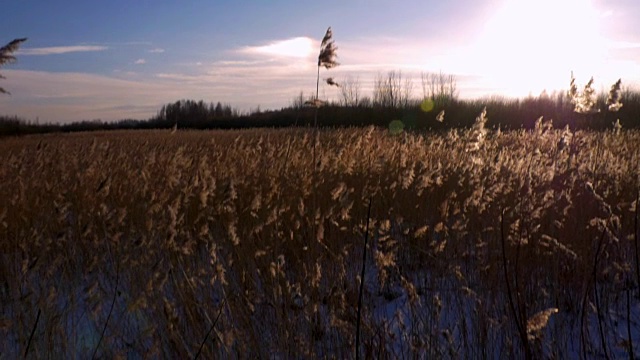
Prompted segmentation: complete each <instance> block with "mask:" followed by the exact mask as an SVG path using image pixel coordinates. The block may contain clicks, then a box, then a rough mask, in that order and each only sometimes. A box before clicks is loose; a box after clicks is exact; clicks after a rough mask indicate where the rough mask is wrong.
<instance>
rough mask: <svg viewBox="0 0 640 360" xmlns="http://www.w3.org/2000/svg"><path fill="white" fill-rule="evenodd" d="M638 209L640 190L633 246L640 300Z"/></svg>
mask: <svg viewBox="0 0 640 360" xmlns="http://www.w3.org/2000/svg"><path fill="white" fill-rule="evenodd" d="M638 207H640V189H638V194H637V195H636V216H635V220H634V227H633V229H634V232H633V244H634V246H635V250H636V285H637V286H638V289H639V290H638V297H639V298H640V251H639V250H638Z"/></svg>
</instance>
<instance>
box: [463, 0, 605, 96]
mask: <svg viewBox="0 0 640 360" xmlns="http://www.w3.org/2000/svg"><path fill="white" fill-rule="evenodd" d="M600 19H601V16H600V12H599V11H598V10H597V9H596V8H595V7H594V5H593V4H592V2H591V0H504V1H503V2H502V5H501V6H499V7H498V8H497V9H496V10H495V12H494V13H493V14H492V16H491V18H490V19H489V20H488V21H487V22H486V24H485V27H484V28H483V29H482V30H481V31H480V32H479V36H478V38H477V41H476V43H475V44H474V46H473V52H474V54H473V59H469V61H473V62H474V64H475V66H474V68H475V70H476V71H477V72H478V73H479V74H481V75H483V76H485V77H486V79H485V80H486V82H487V83H488V84H489V83H490V84H492V86H493V87H494V89H495V90H497V91H499V92H501V93H503V94H506V95H510V96H526V95H528V94H535V95H537V94H539V93H540V92H541V91H542V90H545V89H547V90H552V89H561V88H566V87H567V84H568V81H569V80H568V79H569V76H570V72H571V71H574V72H576V73H577V74H581V76H583V77H589V76H591V74H593V73H594V71H597V70H598V69H599V68H601V67H602V66H604V65H605V63H606V52H607V48H606V45H607V44H606V41H605V40H604V39H603V37H602V35H601V32H600V24H599V22H600Z"/></svg>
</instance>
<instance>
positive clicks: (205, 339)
mask: <svg viewBox="0 0 640 360" xmlns="http://www.w3.org/2000/svg"><path fill="white" fill-rule="evenodd" d="M226 300H227V299H226V298H224V299H223V300H222V305H220V310H219V311H218V316H216V319H215V320H213V324H211V327H210V328H209V331H207V335H205V336H204V340H202V343H201V344H200V348H199V349H198V352H197V353H196V356H195V357H194V358H193V359H194V360H196V359H198V357H199V356H200V353H201V352H202V348H203V347H204V344H205V343H206V342H207V339H208V338H209V335H211V332H212V331H213V329H214V328H215V327H216V324H217V323H218V319H220V315H222V309H224V305H225V301H226Z"/></svg>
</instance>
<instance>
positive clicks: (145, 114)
mask: <svg viewBox="0 0 640 360" xmlns="http://www.w3.org/2000/svg"><path fill="white" fill-rule="evenodd" d="M638 18H640V1H637V0H608V1H605V0H451V1H425V0H423V1H391V0H349V1H344V0H342V1H333V0H327V1H323V2H302V1H291V0H274V1H269V2H267V1H212V0H210V1H205V0H183V1H168V0H136V1H122V0H112V1H104V2H97V1H96V2H90V1H79V0H64V1H62V0H22V1H11V2H8V4H3V5H2V12H1V13H0V34H1V35H2V36H0V43H2V45H4V44H6V43H8V42H9V41H11V40H13V39H14V38H18V37H28V38H29V40H28V41H27V42H26V43H24V44H23V45H22V47H21V49H20V51H19V52H18V53H17V54H16V55H17V57H18V61H17V62H16V63H14V64H10V65H7V66H5V67H3V68H2V69H0V73H1V74H2V75H4V76H5V77H6V79H3V80H0V86H2V87H4V88H5V89H7V90H9V91H10V92H11V93H12V95H11V96H0V113H2V114H8V115H14V114H15V115H18V116H21V117H24V118H26V119H29V120H35V119H39V120H40V121H41V122H46V121H52V122H68V121H78V120H91V119H102V120H117V119H123V118H137V119H146V118H149V117H150V116H152V115H154V114H155V113H156V112H157V110H158V109H159V108H160V106H161V105H163V104H165V103H168V102H172V101H176V100H179V99H194V100H200V99H203V100H205V101H207V102H209V101H214V102H217V101H221V102H223V103H229V104H231V105H232V106H233V107H237V108H239V109H240V110H244V111H248V110H251V109H255V108H257V107H258V106H260V108H261V109H279V108H281V107H283V106H287V105H289V104H290V102H291V101H292V99H293V98H294V97H295V96H296V95H297V94H298V93H299V92H300V91H303V92H304V93H306V94H311V93H312V92H313V91H314V90H315V75H316V71H315V69H316V68H315V64H316V61H317V55H318V46H319V41H320V40H321V39H322V37H323V35H324V33H325V30H326V29H327V27H328V26H332V29H333V33H334V40H335V42H336V45H337V46H338V61H339V62H340V63H341V65H340V66H339V67H337V68H335V69H331V70H328V71H327V70H324V69H322V71H321V76H322V77H329V76H331V77H334V78H335V79H336V80H338V81H340V80H341V79H344V78H346V77H351V78H357V79H358V81H359V83H360V85H361V88H362V89H361V91H362V93H363V95H365V96H368V95H371V89H372V87H373V82H374V80H375V77H376V76H377V75H378V74H385V73H386V72H388V71H392V70H393V71H398V70H400V71H402V74H403V76H404V77H406V78H412V79H413V96H414V97H420V96H421V95H422V90H421V84H420V74H421V73H423V72H440V71H442V72H444V73H448V74H454V75H456V77H457V79H458V88H459V92H460V96H461V97H464V98H477V97H484V96H491V95H506V96H526V95H528V94H533V95H538V94H539V93H540V92H541V91H542V90H544V89H546V90H548V91H552V90H555V89H564V88H566V87H567V86H568V82H569V77H570V72H571V71H574V73H575V75H576V78H577V80H578V83H580V84H584V83H586V81H588V79H589V78H590V77H591V76H594V77H595V79H596V86H598V87H599V88H601V89H607V88H608V87H609V86H610V85H611V83H613V82H614V81H615V80H617V78H619V77H621V78H622V80H623V84H624V85H626V86H629V87H632V88H634V89H639V85H640V27H639V26H637V25H636V19H638ZM337 96H338V94H337V91H336V89H335V88H328V87H323V88H322V89H321V97H323V98H326V99H337Z"/></svg>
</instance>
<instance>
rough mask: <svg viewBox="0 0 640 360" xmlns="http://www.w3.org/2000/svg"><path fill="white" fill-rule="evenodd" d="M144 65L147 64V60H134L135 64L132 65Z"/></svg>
mask: <svg viewBox="0 0 640 360" xmlns="http://www.w3.org/2000/svg"><path fill="white" fill-rule="evenodd" d="M146 63H147V60H145V59H138V60H136V62H135V63H134V64H136V65H143V64H146Z"/></svg>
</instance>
